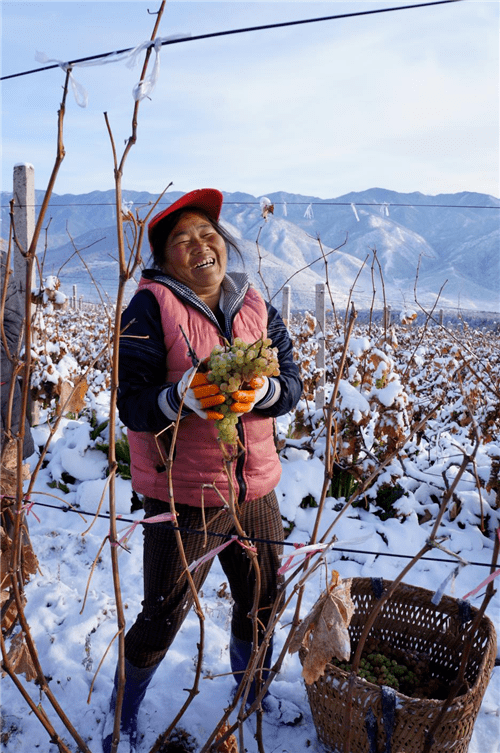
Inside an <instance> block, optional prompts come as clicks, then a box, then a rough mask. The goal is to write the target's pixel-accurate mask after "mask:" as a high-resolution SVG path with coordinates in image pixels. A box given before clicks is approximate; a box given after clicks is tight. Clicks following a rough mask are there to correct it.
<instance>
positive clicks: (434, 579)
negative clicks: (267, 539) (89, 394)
mask: <svg viewBox="0 0 500 753" xmlns="http://www.w3.org/2000/svg"><path fill="white" fill-rule="evenodd" d="M63 423H65V425H63V426H62V427H61V428H60V430H59V432H58V436H57V438H56V440H55V441H54V442H53V444H52V446H51V447H52V450H51V457H50V461H49V463H48V465H47V466H46V468H45V469H44V470H43V471H42V473H41V474H40V477H39V479H38V481H37V484H36V490H37V491H43V492H45V493H47V491H48V490H47V480H48V479H49V478H50V476H51V472H53V473H54V475H57V473H58V472H59V467H61V468H64V469H65V470H67V471H68V472H69V473H71V475H73V476H75V478H77V479H79V480H80V481H81V483H78V482H75V484H70V489H71V491H70V493H69V494H67V495H61V497H63V501H64V502H68V503H70V504H72V505H75V506H77V507H78V508H79V509H80V510H81V511H83V512H82V515H83V518H85V520H84V519H82V517H81V516H79V515H76V514H74V513H71V512H66V513H65V512H61V511H60V510H59V509H51V508H43V507H37V508H36V511H37V515H38V517H39V518H40V523H37V522H36V521H35V520H34V518H33V516H30V531H31V537H32V541H33V544H34V547H35V551H36V552H37V554H38V557H39V560H40V563H41V566H42V571H43V576H42V575H37V576H36V577H34V578H33V579H32V581H31V582H30V583H29V584H28V587H27V598H28V604H27V609H26V613H27V616H28V619H29V620H30V625H31V626H32V631H33V638H34V640H35V643H36V645H37V648H38V652H39V654H40V657H41V659H42V665H43V667H44V672H45V674H46V675H49V676H50V677H51V678H52V681H51V687H52V688H53V691H54V693H55V695H56V698H57V699H58V700H59V702H60V703H61V705H62V706H63V708H64V709H66V710H67V712H68V713H69V716H70V718H71V720H72V721H73V722H74V723H75V725H76V726H77V729H79V731H80V732H82V733H83V734H84V737H85V739H86V740H87V741H88V745H89V747H90V749H91V750H92V751H93V752H95V753H100V750H101V748H100V739H101V732H102V728H103V725H104V723H105V715H106V710H107V706H108V702H109V695H110V692H111V687H112V681H113V675H114V668H115V661H116V648H115V645H114V644H113V647H112V648H111V650H110V652H109V654H108V656H107V658H106V660H105V662H104V665H103V667H102V669H101V671H100V673H99V675H98V676H97V680H96V683H95V687H94V692H93V694H92V698H91V701H90V704H87V702H86V699H87V696H88V693H89V688H90V683H91V682H92V679H93V676H94V672H95V670H96V669H97V666H98V664H99V661H100V660H101V658H102V656H103V654H104V652H105V650H106V648H107V647H108V644H109V643H110V642H111V640H112V639H113V637H114V635H115V632H116V624H115V619H116V609H115V601H114V596H113V589H112V580H111V566H110V555H109V548H108V547H105V549H104V550H103V552H102V554H101V559H100V561H99V562H98V564H97V566H96V569H95V572H94V574H93V576H92V578H91V579H90V585H89V593H88V597H87V601H86V604H85V606H83V598H84V594H85V590H86V588H87V581H88V579H89V576H90V569H91V565H92V562H93V560H94V558H95V557H96V555H97V553H98V550H99V548H100V545H101V543H102V540H103V539H104V537H105V536H106V534H107V531H108V522H107V521H106V520H105V519H97V520H96V522H95V523H94V525H93V527H92V528H91V530H90V531H88V532H87V533H84V532H85V531H87V529H88V527H89V525H90V523H91V522H92V521H91V518H90V517H89V516H88V515H87V514H86V513H89V512H90V513H91V512H95V511H96V509H97V506H98V504H99V501H100V499H101V496H102V495H103V493H104V492H105V489H106V480H105V479H104V478H103V471H104V463H103V457H101V456H103V453H101V452H99V451H97V450H95V449H94V448H92V447H91V446H90V445H91V440H90V439H89V425H88V423H87V422H86V421H84V420H77V421H75V420H72V421H67V422H63ZM35 436H36V439H37V441H38V442H40V441H42V439H43V437H44V429H43V427H39V428H37V429H36V430H35ZM71 458H73V459H71ZM322 481H323V473H322V464H321V462H320V460H319V459H318V458H314V457H313V458H312V459H307V454H306V453H305V452H304V451H302V450H300V449H297V448H287V451H286V458H284V459H283V475H282V479H281V481H280V483H279V485H278V487H277V494H278V498H279V499H280V504H281V509H282V512H283V515H284V517H286V518H287V520H289V521H290V522H292V521H293V522H294V523H295V528H294V530H293V532H292V535H291V537H290V539H291V540H292V541H300V542H302V543H306V542H307V541H308V540H309V538H310V534H311V530H312V525H313V524H314V519H315V513H316V511H315V509H311V508H306V509H302V508H301V507H300V502H301V500H302V499H303V498H304V497H306V496H307V495H313V496H314V497H315V498H316V499H317V498H318V497H319V493H320V490H321V486H322ZM52 491H56V492H57V490H52ZM33 496H34V497H36V498H37V499H40V497H37V496H36V495H33ZM130 496H131V487H130V482H129V481H124V480H122V479H118V482H117V494H116V497H117V501H118V511H119V514H122V515H123V516H124V517H126V519H127V520H139V519H140V518H141V517H142V512H135V513H130ZM42 499H45V498H42ZM46 501H48V502H49V503H51V504H56V505H60V501H59V500H57V499H53V498H52V499H49V500H46ZM336 503H337V500H334V499H333V498H330V497H329V498H327V500H326V510H325V513H324V516H323V518H322V524H321V531H320V536H321V534H322V532H323V531H324V530H326V529H327V528H328V527H329V525H330V524H331V522H332V520H333V519H334V517H335V516H336V514H337V513H336V510H335V507H336ZM107 509H108V499H107V497H106V496H105V499H104V503H103V506H102V511H105V510H107ZM126 525H127V524H125V523H124V527H125V526H126ZM120 527H121V526H119V528H120ZM335 531H336V535H337V537H338V539H339V544H338V545H340V546H341V545H342V542H344V546H346V543H345V542H350V546H351V548H355V549H356V548H359V549H364V548H366V549H369V550H371V551H378V552H384V551H391V552H399V553H405V554H407V553H408V552H409V551H411V552H416V551H417V550H418V549H419V548H420V547H421V546H422V545H423V544H424V542H425V539H426V536H427V535H428V531H426V530H425V529H424V528H423V527H422V526H420V525H419V524H418V520H417V519H416V516H415V517H414V518H413V519H412V518H411V517H409V518H406V520H405V522H404V523H401V522H400V521H399V520H397V519H389V520H386V521H384V522H382V521H380V519H379V518H377V517H376V516H375V515H373V513H371V512H370V511H364V510H359V511H354V510H351V511H350V512H348V513H347V514H346V515H345V516H344V517H342V518H341V519H340V520H339V521H338V523H337V525H336V527H335ZM379 532H383V533H384V535H385V537H386V539H387V542H388V543H387V544H385V543H384V540H383V539H382V537H381V536H380V535H379ZM450 534H451V536H450V539H449V541H448V542H447V546H448V547H449V548H450V549H452V550H454V551H461V552H463V553H464V555H465V556H466V557H467V559H470V560H472V561H484V562H488V561H489V557H490V556H491V549H490V548H489V547H488V546H487V545H486V547H485V545H484V542H485V539H484V536H482V534H481V533H480V532H479V531H478V530H476V531H474V530H472V531H467V534H465V532H464V531H460V529H458V528H453V530H452V531H450ZM353 542H354V543H353ZM128 547H129V550H130V551H129V552H125V551H122V552H121V553H120V557H119V560H120V579H121V586H122V593H123V601H124V605H125V615H126V619H127V624H129V625H130V623H131V622H132V621H133V619H134V615H135V614H136V613H137V612H138V611H139V609H140V601H141V598H142V593H141V585H140V572H141V568H142V565H141V557H142V542H141V536H140V533H139V532H136V533H135V534H134V536H133V537H132V538H131V540H130V541H129V543H128ZM285 554H286V551H285ZM326 556H327V561H328V563H329V565H333V566H334V567H335V568H338V570H339V571H340V573H341V575H342V577H344V578H347V577H365V576H383V577H385V578H388V579H392V578H393V577H395V576H396V575H397V573H398V572H399V571H400V569H401V567H402V566H403V565H402V563H401V562H400V561H398V560H397V559H396V558H384V557H376V556H374V555H367V554H361V553H360V554H355V555H349V560H342V561H341V560H340V556H341V553H340V552H338V551H335V547H334V548H333V550H331V551H330V552H329V553H328V554H327V555H326ZM443 558H446V557H445V555H444V554H443ZM404 564H406V562H405V563H404ZM453 569H454V566H453V565H450V564H446V565H443V567H442V568H438V571H437V569H436V563H426V562H420V563H419V564H418V565H417V566H416V567H415V568H414V569H413V570H412V571H410V573H409V575H408V577H407V581H408V582H410V583H414V584H415V585H420V586H423V587H425V588H428V589H430V590H432V591H435V590H436V589H437V588H438V587H439V585H440V583H441V582H442V580H443V576H444V577H446V576H447V575H448V573H449V572H451V571H452V570H453ZM486 574H487V571H486V568H479V567H477V566H468V567H464V568H462V569H461V571H460V572H459V574H458V576H457V577H456V578H455V579H452V580H451V581H450V582H449V583H448V584H446V592H447V593H450V594H451V595H454V596H462V595H463V594H465V593H466V592H467V591H469V590H471V589H472V588H474V587H475V586H476V585H477V584H478V583H479V582H480V580H481V579H482V578H483V577H485V575H486ZM323 580H324V574H322V575H319V576H318V577H317V578H316V580H313V581H310V582H309V584H308V587H307V589H306V591H305V594H304V604H303V610H304V611H303V614H305V613H306V611H307V610H308V609H309V608H310V607H311V606H312V605H313V604H314V602H315V600H316V598H317V597H318V596H319V593H320V591H321V589H322V587H323V585H324V584H323V583H322V581H323ZM224 581H225V576H224V574H223V572H222V570H221V568H220V566H219V564H218V562H217V561H215V562H214V564H213V567H212V570H211V573H210V575H209V577H208V579H207V581H206V583H205V585H204V587H203V592H202V605H203V609H204V615H205V631H206V639H205V640H206V645H205V656H204V662H203V675H204V676H205V679H203V680H202V682H201V688H200V693H199V695H198V696H197V697H196V699H195V701H194V702H193V703H192V705H191V706H190V707H189V709H188V711H187V713H186V715H185V716H184V718H183V720H182V726H183V727H184V728H185V729H187V730H188V731H189V734H190V735H192V736H193V738H195V739H196V740H197V741H198V743H199V744H200V745H201V744H202V743H203V742H204V740H205V739H206V737H207V736H208V734H209V733H210V732H211V730H212V729H213V724H214V723H215V721H216V720H217V719H218V718H220V716H221V715H222V713H223V710H224V707H225V706H226V705H227V704H228V701H229V699H230V696H231V689H232V685H233V683H232V679H231V677H230V676H229V675H226V674H225V673H227V672H228V671H229V663H228V636H229V621H230V601H229V600H228V598H227V597H226V596H220V595H218V592H220V589H221V585H222V584H223V582H224ZM473 603H474V600H473ZM499 603H500V602H499V599H498V596H496V597H495V598H494V600H493V601H492V602H491V603H490V606H489V608H488V613H489V615H490V617H491V618H492V619H494V620H495V622H496V624H497V626H498V625H499V623H500V619H499ZM291 618H292V607H290V608H289V609H288V610H287V613H285V615H284V617H283V620H282V628H283V629H278V630H277V631H276V639H275V640H276V651H280V650H281V647H282V645H283V642H284V640H285V637H286V632H287V631H286V630H285V629H284V627H285V626H286V625H287V623H288V622H289V620H290V619H291ZM198 640H199V623H198V618H197V617H196V616H195V614H194V613H193V612H191V613H190V614H189V615H188V617H187V619H186V622H185V623H184V625H183V627H182V629H181V630H180V632H179V634H178V636H177V638H176V640H175V643H174V645H173V647H172V649H171V650H170V651H169V653H168V654H167V657H166V659H165V661H164V662H163V664H162V665H161V667H160V669H159V671H158V672H157V673H156V675H155V677H154V679H153V681H152V683H151V686H150V690H149V692H148V693H147V695H146V699H145V701H144V704H143V707H142V710H141V715H140V727H141V731H142V732H143V733H144V741H143V744H142V746H141V748H140V750H141V751H147V750H149V749H150V747H151V746H152V745H153V743H154V741H155V739H156V737H157V735H158V733H159V732H160V731H161V730H163V729H164V728H165V726H166V725H167V724H168V722H169V721H170V720H171V718H173V716H174V714H175V713H176V712H177V710H178V709H179V708H180V706H181V705H182V703H183V702H184V700H185V698H186V692H185V690H184V688H189V687H191V686H192V682H193V671H194V662H195V657H196V654H197V648H196V644H197V641H198ZM115 643H116V641H115ZM219 675H220V676H219ZM174 678H175V679H174ZM211 678H213V679H211ZM25 685H26V687H27V690H28V692H29V693H30V694H31V696H32V697H33V698H34V699H35V701H36V702H38V697H39V696H38V690H37V688H36V687H35V686H34V684H33V683H31V684H27V683H25ZM272 695H273V696H274V697H275V698H276V699H278V700H281V701H282V702H283V703H282V709H281V710H279V709H278V708H277V709H276V715H278V716H279V715H280V714H283V715H284V716H285V717H286V714H287V713H288V714H290V710H291V709H292V710H293V709H294V707H295V706H297V707H298V708H299V709H300V711H301V712H302V714H303V718H302V721H301V722H300V723H299V724H298V725H296V726H287V725H286V724H280V723H279V720H278V721H276V719H275V718H273V720H272V722H271V721H265V722H264V739H265V744H266V750H267V751H274V750H280V751H286V752H287V753H296V752H298V751H302V750H306V749H308V750H311V751H315V752H316V753H319V752H320V751H322V750H323V748H322V746H321V745H320V743H319V742H318V740H317V738H316V734H315V730H314V725H313V722H312V718H311V712H310V708H309V704H308V701H307V697H306V691H305V686H304V684H303V682H302V680H301V667H300V662H299V660H298V658H297V656H296V655H293V656H291V655H286V656H285V660H284V663H283V667H282V670H281V672H280V674H279V675H278V677H277V678H276V680H275V682H274V683H273V685H272ZM499 699H500V667H496V668H495V670H494V674H493V677H492V680H491V683H490V686H489V688H488V691H487V693H486V696H485V698H484V702H483V705H482V708H481V712H480V714H479V717H478V720H477V723H476V726H475V730H474V734H473V738H472V742H471V745H470V749H469V753H497V752H498V751H499V750H500V748H499V747H498V739H499V737H498V732H499V725H500V703H499ZM2 703H3V711H4V729H10V728H12V727H16V728H17V729H18V730H19V731H18V732H17V733H16V732H12V733H11V734H10V736H9V740H8V742H7V743H6V744H5V746H4V750H5V752H6V753H14V751H21V750H23V751H24V750H26V748H25V747H24V746H25V741H26V740H30V742H31V747H30V750H36V749H41V750H48V748H47V746H48V740H47V734H46V732H45V731H44V730H43V728H42V727H41V725H40V724H39V722H38V721H37V720H36V719H35V718H34V715H32V714H31V715H29V714H27V713H26V706H25V704H24V702H23V700H22V698H21V696H20V694H19V693H18V692H17V691H16V690H15V688H14V686H13V684H12V683H10V682H9V681H8V680H5V681H4V687H3V696H2ZM287 704H288V705H287ZM291 704H293V705H291ZM44 707H45V705H44ZM46 710H47V712H48V713H49V715H50V718H51V721H53V723H54V725H55V727H56V729H57V730H58V732H60V733H61V734H64V736H65V737H66V738H67V733H64V731H63V729H62V726H61V724H60V723H59V722H58V720H57V719H56V718H55V716H54V714H51V712H50V709H46ZM253 731H254V721H253V720H249V721H248V722H247V723H246V725H245V745H246V748H247V750H248V751H249V753H253V751H257V745H256V742H255V740H254V738H253ZM276 746H279V747H276ZM122 749H123V750H128V749H127V747H126V746H125V745H124V746H122V748H120V751H121V750H122Z"/></svg>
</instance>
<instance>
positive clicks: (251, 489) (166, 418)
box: [103, 188, 302, 753]
mask: <svg viewBox="0 0 500 753" xmlns="http://www.w3.org/2000/svg"><path fill="white" fill-rule="evenodd" d="M222 198H223V197H222V194H221V193H220V191H216V190H215V189H211V188H208V189H201V190H198V191H191V192H190V193H188V194H185V195H184V196H182V197H181V198H180V199H179V200H178V201H176V202H175V203H174V204H172V205H171V206H170V207H168V208H167V209H165V210H164V211H163V212H160V213H159V214H158V215H156V217H154V218H153V219H152V220H151V222H150V225H149V228H148V231H149V239H150V243H151V250H152V252H153V259H154V264H155V266H154V268H153V269H146V270H144V271H143V275H142V279H141V281H140V284H139V288H138V290H137V292H136V294H135V295H134V297H133V298H132V301H131V302H130V304H129V306H128V308H127V309H126V311H125V312H124V314H123V318H122V335H121V337H120V373H119V379H120V384H119V394H118V408H119V411H120V417H121V419H122V420H123V422H124V424H125V425H126V426H127V427H128V432H127V436H128V440H129V444H130V455H131V472H132V485H133V487H134V489H135V491H136V492H138V493H139V494H142V495H143V496H144V509H145V513H146V517H148V518H151V517H153V516H157V515H161V514H162V513H168V512H170V503H171V502H175V511H176V515H177V518H176V522H177V526H178V527H179V530H180V532H181V533H180V535H181V537H182V541H183V546H184V554H185V557H186V560H187V564H188V566H189V565H191V564H192V563H196V562H197V561H198V560H200V563H199V566H198V567H196V569H195V570H194V572H193V574H192V578H193V582H194V584H195V587H196V589H200V588H201V586H202V585H203V582H204V581H205V578H206V576H207V575H208V572H209V570H210V564H211V560H208V561H206V562H203V564H202V563H201V560H203V555H204V554H206V549H205V548H204V547H205V540H204V537H202V536H193V535H190V533H189V532H188V531H189V530H192V529H199V530H201V529H203V528H204V527H205V530H206V532H207V537H208V538H209V541H211V542H212V544H209V548H212V545H213V546H215V542H217V544H218V543H220V538H219V537H220V536H221V535H223V536H224V537H227V538H228V539H229V541H228V544H227V546H225V547H222V551H220V553H219V555H218V556H219V560H220V562H221V565H222V567H223V569H224V572H225V574H226V577H227V579H228V582H229V584H230V588H231V595H232V597H233V600H234V606H233V615H232V622H231V637H230V642H229V646H230V662H231V670H232V672H233V674H234V676H235V679H236V681H237V683H239V682H241V679H242V677H243V675H244V674H245V670H246V667H247V664H248V662H249V660H250V658H251V656H252V646H253V630H254V626H253V622H252V620H251V619H250V618H249V616H248V615H249V613H250V612H251V611H253V610H252V607H253V605H254V603H258V606H259V609H258V613H259V620H258V623H259V629H258V633H259V642H260V641H261V640H262V639H263V636H264V633H265V632H266V627H267V623H268V621H269V618H270V615H271V609H272V606H273V604H274V603H275V601H276V600H278V601H280V600H281V599H282V598H283V595H284V594H282V592H281V589H280V576H278V568H279V566H280V555H281V553H282V545H281V544H279V543H277V542H280V541H282V540H283V526H282V522H281V514H280V510H279V507H278V502H277V499H276V494H275V493H274V488H275V486H276V484H277V483H278V481H279V478H280V474H281V464H280V460H279V457H278V455H277V452H276V448H275V443H274V419H275V418H276V417H277V416H281V415H284V414H285V413H288V412H289V411H290V410H291V409H292V408H293V407H294V406H295V405H296V403H297V402H298V400H299V397H300V394H301V391H302V385H301V382H300V378H299V371H298V368H297V366H296V364H295V363H294V360H293V355H292V343H291V340H290V337H289V334H288V332H287V330H286V328H285V325H284V323H283V320H282V319H281V317H280V316H279V314H278V312H277V311H276V309H274V308H273V307H272V306H271V305H270V304H268V303H266V302H265V301H264V300H263V299H262V297H261V295H260V293H258V292H257V290H255V289H254V288H253V287H252V285H251V284H250V281H249V280H248V278H247V275H246V274H245V273H243V272H232V273H227V272H226V264H227V254H228V251H230V250H234V251H236V252H237V253H238V254H239V251H238V248H237V246H236V244H235V242H234V240H232V239H231V238H230V237H229V236H228V235H227V233H226V232H225V231H224V229H223V228H222V227H221V226H220V225H219V214H220V210H221V207H222ZM181 328H182V329H181ZM185 336H187V337H188V339H189V342H190V346H191V349H192V351H194V352H195V353H196V356H197V358H198V359H199V361H200V362H201V367H202V368H201V371H202V372H203V369H205V370H206V369H207V368H208V366H207V364H206V359H207V358H208V357H209V356H210V354H211V353H212V351H213V350H214V348H215V347H216V346H221V345H224V344H225V343H226V342H230V343H233V342H234V341H236V342H237V338H240V339H241V340H242V341H244V342H246V343H254V342H256V341H257V340H259V338H263V339H267V340H269V341H270V343H271V345H272V346H273V347H274V348H276V350H277V358H278V362H279V376H276V377H274V376H273V377H269V378H268V377H266V376H264V377H261V378H260V380H258V382H257V381H256V383H252V384H246V383H245V384H244V385H243V387H244V388H247V389H243V390H238V391H235V392H232V393H231V394H230V400H232V403H231V406H230V408H229V410H231V411H233V413H234V415H235V416H236V424H235V425H236V431H237V434H238V441H239V444H238V451H237V457H235V458H234V462H233V463H232V464H231V470H230V472H229V473H228V474H227V475H226V473H225V470H224V469H225V466H224V462H223V461H224V457H225V455H224V453H223V451H222V447H221V445H220V443H219V441H218V431H217V428H216V426H215V420H216V419H217V418H223V416H222V415H221V414H220V413H218V412H217V408H218V406H220V405H221V404H222V403H224V402H225V396H223V395H222V393H221V392H220V389H219V386H218V384H215V383H213V382H210V381H209V379H208V378H207V377H208V376H210V374H208V375H207V374H205V373H200V372H198V373H196V372H197V366H195V365H193V362H192V355H191V354H190V353H189V352H188V348H187V347H186V342H185V339H184V337H185ZM243 398H244V399H243ZM179 416H180V421H179V426H178V431H177V436H176V441H175V456H174V461H173V464H172V468H171V472H170V473H167V472H166V464H165V460H166V457H167V456H168V454H169V449H170V442H171V431H172V425H173V422H174V421H176V420H177V418H178V417H179ZM233 417H234V416H233ZM228 452H229V450H226V456H227V453H228ZM229 476H230V478H229ZM170 480H171V484H170ZM172 488H173V496H172V492H171V489H172ZM230 494H234V498H236V499H235V504H236V503H237V509H238V517H239V525H240V526H241V527H242V528H243V529H244V531H245V532H246V535H247V536H249V537H250V538H251V539H252V540H258V539H260V540H261V541H262V540H265V541H267V542H269V543H259V545H258V562H259V578H258V579H257V577H256V575H255V572H254V570H253V567H252V565H251V562H250V559H249V557H248V556H247V554H246V549H244V548H243V549H242V548H241V547H240V546H239V544H238V542H237V541H230V540H231V538H232V537H233V536H234V535H235V534H236V522H235V518H234V517H233V515H232V514H231V512H230V505H229V504H228V503H227V500H229V499H230ZM162 521H163V522H156V521H155V522H153V523H151V524H150V525H148V526H146V527H145V530H144V601H143V609H142V612H141V613H140V614H139V615H138V617H137V619H136V621H135V623H134V624H133V625H132V626H131V628H130V630H129V631H128V633H127V635H126V637H125V675H126V682H125V696H124V700H123V706H122V716H121V727H122V730H123V731H124V732H126V733H128V734H129V735H130V738H131V741H132V748H133V749H135V747H134V746H135V741H136V739H137V714H138V710H139V706H140V703H141V701H142V699H143V697H144V694H145V692H146V688H147V686H148V684H149V682H150V680H151V678H152V676H153V674H154V672H155V671H156V668H157V667H158V665H159V664H160V662H161V661H162V659H163V657H164V656H165V654H166V652H167V650H168V648H169V647H170V645H171V643H172V641H173V640H174V638H175V636H176V634H177V631H178V630H179V628H180V627H181V625H182V623H183V621H184V618H185V617H186V615H187V612H188V609H189V607H190V606H191V604H192V603H193V599H194V597H193V593H192V591H191V589H190V586H189V581H188V578H187V577H186V571H185V569H184V568H185V566H184V564H183V562H182V561H181V558H180V556H179V553H178V549H177V542H176V539H175V536H174V535H173V530H172V523H170V522H165V517H164V516H163V517H162ZM257 583H258V584H259V590H258V592H257V593H255V591H256V588H257ZM254 594H255V596H254ZM254 599H255V602H254ZM266 645H268V644H266ZM271 654H272V642H271V643H269V645H268V647H267V649H266V653H265V659H264V667H266V668H267V669H268V668H269V667H270V666H271ZM262 676H263V679H265V676H266V673H265V672H263V673H262ZM117 682H118V678H117V677H116V679H115V688H114V691H113V695H112V699H111V711H113V710H114V708H115V699H116V692H117ZM255 690H256V689H255V683H254V684H253V685H252V687H251V689H250V691H249V695H248V701H252V700H253V699H254V698H255ZM111 743H112V734H109V733H108V734H107V735H106V736H105V739H104V743H103V750H104V753H109V751H110V750H111Z"/></svg>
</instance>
